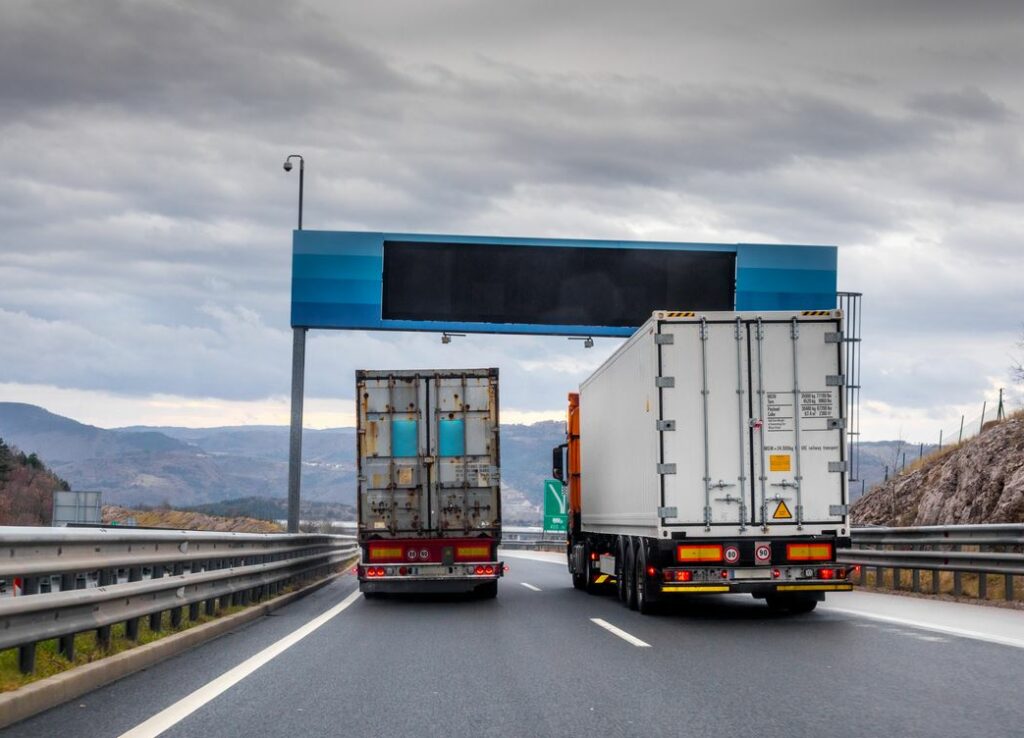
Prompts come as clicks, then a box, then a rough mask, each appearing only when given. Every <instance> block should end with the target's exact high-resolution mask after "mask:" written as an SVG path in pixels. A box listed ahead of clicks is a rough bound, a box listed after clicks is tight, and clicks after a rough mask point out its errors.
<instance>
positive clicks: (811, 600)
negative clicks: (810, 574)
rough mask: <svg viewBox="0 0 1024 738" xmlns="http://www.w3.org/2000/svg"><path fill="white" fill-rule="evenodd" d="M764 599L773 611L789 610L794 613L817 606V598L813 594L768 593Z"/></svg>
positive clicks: (806, 610) (799, 613) (803, 611)
mask: <svg viewBox="0 0 1024 738" xmlns="http://www.w3.org/2000/svg"><path fill="white" fill-rule="evenodd" d="M764 601H765V604H766V605H768V609H769V610H771V611H773V612H791V613H793V614H794V615H802V614H804V613H808V612H811V611H812V610H814V608H816V607H817V606H818V600H817V598H816V597H813V596H811V597H807V596H800V595H768V596H767V597H765V598H764Z"/></svg>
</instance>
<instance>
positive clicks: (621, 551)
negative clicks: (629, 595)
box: [615, 536, 626, 602]
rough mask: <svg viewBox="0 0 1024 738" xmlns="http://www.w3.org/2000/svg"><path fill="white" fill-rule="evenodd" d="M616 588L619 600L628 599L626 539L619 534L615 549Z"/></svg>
mask: <svg viewBox="0 0 1024 738" xmlns="http://www.w3.org/2000/svg"><path fill="white" fill-rule="evenodd" d="M615 590H616V594H618V596H619V602H625V601H626V539H625V538H623V537H622V536H619V539H618V541H617V548H616V550H615Z"/></svg>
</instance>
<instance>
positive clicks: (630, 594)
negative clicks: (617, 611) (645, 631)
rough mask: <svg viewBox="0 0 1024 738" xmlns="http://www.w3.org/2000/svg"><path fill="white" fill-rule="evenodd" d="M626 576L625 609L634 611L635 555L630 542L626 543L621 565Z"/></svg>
mask: <svg viewBox="0 0 1024 738" xmlns="http://www.w3.org/2000/svg"><path fill="white" fill-rule="evenodd" d="M623 569H625V574H626V607H628V608H629V609H630V610H635V609H636V555H635V547H634V546H633V542H632V541H627V543H626V560H625V562H624V563H623Z"/></svg>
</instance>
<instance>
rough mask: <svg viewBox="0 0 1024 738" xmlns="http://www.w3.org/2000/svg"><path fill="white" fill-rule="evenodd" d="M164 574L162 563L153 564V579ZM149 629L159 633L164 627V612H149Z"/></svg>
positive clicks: (159, 577)
mask: <svg viewBox="0 0 1024 738" xmlns="http://www.w3.org/2000/svg"><path fill="white" fill-rule="evenodd" d="M163 575H164V566H163V564H153V573H152V575H151V576H152V578H153V579H161V578H162V577H163ZM149 629H150V630H151V631H153V632H154V633H159V632H160V631H161V630H163V629H164V614H163V613H162V612H153V613H150V614H149Z"/></svg>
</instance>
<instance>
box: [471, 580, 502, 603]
mask: <svg viewBox="0 0 1024 738" xmlns="http://www.w3.org/2000/svg"><path fill="white" fill-rule="evenodd" d="M476 596H477V597H479V598H480V599H481V600H493V599H494V598H495V597H497V596H498V583H497V582H487V584H481V585H480V586H479V587H477V588H476Z"/></svg>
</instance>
